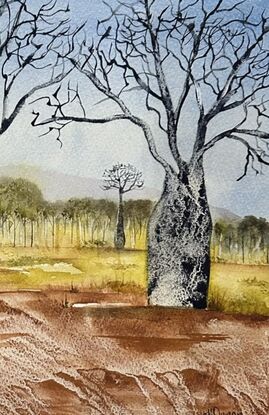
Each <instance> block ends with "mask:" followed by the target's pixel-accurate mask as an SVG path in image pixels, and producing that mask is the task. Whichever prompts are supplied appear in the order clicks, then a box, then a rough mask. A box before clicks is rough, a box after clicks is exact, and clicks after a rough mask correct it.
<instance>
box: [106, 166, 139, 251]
mask: <svg viewBox="0 0 269 415" xmlns="http://www.w3.org/2000/svg"><path fill="white" fill-rule="evenodd" d="M103 180H104V185H103V189H104V190H111V189H117V190H118V193H119V204H118V213H117V223H116V229H115V235H114V245H115V248H116V249H123V248H124V246H125V242H126V238H125V231H124V214H123V195H124V194H125V193H128V192H131V191H132V190H136V189H141V188H142V187H143V185H144V180H143V178H142V172H140V171H138V170H137V169H136V168H135V167H134V166H132V165H131V164H122V163H117V164H114V166H113V167H112V169H106V170H105V171H104V174H103Z"/></svg>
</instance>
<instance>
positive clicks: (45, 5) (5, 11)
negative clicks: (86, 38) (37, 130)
mask: <svg viewBox="0 0 269 415" xmlns="http://www.w3.org/2000/svg"><path fill="white" fill-rule="evenodd" d="M60 3H61V2H57V4H56V2H55V1H46V0H44V1H43V2H41V5H40V4H39V6H38V5H34V2H32V4H31V5H30V2H29V1H27V0H16V1H12V0H0V27H1V29H0V73H1V75H0V79H1V87H0V88H1V90H2V93H1V95H2V97H3V98H2V108H1V115H0V136H1V135H2V134H3V133H5V132H6V131H7V130H8V129H9V127H10V126H11V125H12V124H13V122H14V121H15V119H16V117H17V116H18V114H19V113H20V111H21V109H22V107H23V105H24V104H25V102H26V100H27V99H28V98H29V97H31V96H32V95H33V94H34V93H36V92H38V91H39V90H41V89H44V88H47V87H49V86H50V85H53V84H56V83H58V82H60V81H62V80H63V79H64V78H65V76H66V75H68V74H69V73H70V72H71V71H72V69H73V68H74V67H73V66H72V65H68V62H67V61H64V59H63V57H64V54H68V53H70V51H71V50H72V39H74V38H75V36H76V34H77V33H78V32H79V30H81V28H82V27H78V28H76V29H74V30H72V29H71V26H70V20H69V17H68V15H67V12H68V11H69V8H68V6H64V5H63V3H62V5H60ZM33 72H36V73H38V74H39V78H40V82H39V83H38V82H36V84H34V83H32V82H30V85H29V87H28V88H25V89H24V88H23V87H21V86H22V85H23V84H25V82H24V83H23V81H24V80H25V79H27V78H25V77H27V75H28V76H29V74H30V73H31V76H32V79H34V73H33ZM42 79H43V81H42ZM20 88H21V89H20ZM18 91H19V92H20V95H19V94H18ZM13 102H14V103H13Z"/></svg>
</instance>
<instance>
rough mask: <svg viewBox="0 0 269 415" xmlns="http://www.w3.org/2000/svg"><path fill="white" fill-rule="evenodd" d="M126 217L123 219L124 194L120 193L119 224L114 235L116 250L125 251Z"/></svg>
mask: <svg viewBox="0 0 269 415" xmlns="http://www.w3.org/2000/svg"><path fill="white" fill-rule="evenodd" d="M125 241H126V238H125V232H124V217H123V200H122V193H121V192H119V206H118V214H117V223H116V229H115V235H114V245H115V248H116V249H123V248H124V246H125Z"/></svg>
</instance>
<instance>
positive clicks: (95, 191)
mask: <svg viewBox="0 0 269 415" xmlns="http://www.w3.org/2000/svg"><path fill="white" fill-rule="evenodd" d="M1 176H2V177H3V176H6V177H14V178H18V177H22V178H24V179H27V180H31V181H32V182H34V183H36V184H37V185H38V186H39V188H40V189H41V191H42V193H43V195H44V197H45V199H47V200H50V201H55V200H67V199H70V198H72V197H78V198H82V197H93V198H95V199H101V198H107V199H113V200H115V199H116V198H117V192H116V191H113V190H112V191H103V190H102V187H101V186H102V180H99V179H96V178H91V177H80V176H73V175H69V174H64V173H60V172H58V171H51V170H44V169H42V168H40V167H37V166H27V165H17V166H16V165H8V166H3V167H0V177H1ZM160 194H161V190H159V189H155V188H151V187H146V186H145V187H144V188H143V189H141V190H137V191H133V192H131V193H129V194H128V195H126V196H128V197H129V198H130V199H151V200H158V198H159V197H160ZM210 210H211V214H212V219H213V221H214V222H215V221H217V220H219V219H224V220H227V221H229V222H237V221H238V220H240V219H241V218H240V216H238V215H236V214H234V213H233V212H231V211H230V210H228V209H224V208H219V207H216V206H211V207H210Z"/></svg>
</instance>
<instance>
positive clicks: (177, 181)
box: [33, 0, 269, 308]
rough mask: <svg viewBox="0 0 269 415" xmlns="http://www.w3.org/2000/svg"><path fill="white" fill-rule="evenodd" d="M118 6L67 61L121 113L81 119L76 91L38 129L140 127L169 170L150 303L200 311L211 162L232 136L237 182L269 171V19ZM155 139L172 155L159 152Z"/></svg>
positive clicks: (205, 7) (221, 9) (230, 8)
mask: <svg viewBox="0 0 269 415" xmlns="http://www.w3.org/2000/svg"><path fill="white" fill-rule="evenodd" d="M115 2H117V6H115V8H111V7H110V11H108V17H107V19H103V20H102V21H98V23H97V31H96V36H95V37H94V38H93V39H90V40H89V39H86V38H85V39H84V40H83V41H82V42H81V47H80V50H79V53H78V55H76V56H75V55H72V56H71V55H70V56H69V59H70V61H71V62H72V63H73V65H74V66H75V68H76V69H77V71H78V72H79V73H80V74H81V76H84V82H85V83H87V82H89V83H90V84H92V85H93V86H94V87H95V88H96V89H97V90H98V91H99V92H100V93H102V94H103V95H104V100H102V102H104V101H106V100H109V101H110V102H111V103H112V105H111V110H112V109H114V108H115V107H117V108H118V111H116V112H115V113H114V114H113V115H109V114H108V115H107V116H105V117H100V118H98V117H91V116H90V115H89V114H87V112H86V109H85V106H83V107H82V115H81V116H80V115H78V113H77V112H75V110H73V112H72V109H71V105H72V101H73V99H74V98H75V97H77V100H78V101H79V103H80V104H81V105H82V100H81V97H80V94H79V93H78V92H77V91H75V92H74V96H71V95H70V94H69V95H67V99H66V96H63V95H64V92H62V94H63V95H62V96H60V92H59V91H57V94H56V95H55V96H54V98H55V99H54V100H52V99H51V100H49V101H44V103H46V104H47V105H48V106H49V107H50V109H51V110H52V111H53V114H52V116H51V117H50V118H47V119H45V117H44V118H41V117H40V111H41V110H40V109H39V110H35V111H34V114H35V115H34V120H33V125H43V126H46V125H47V126H48V128H49V131H50V132H53V131H54V129H57V130H59V128H61V129H62V128H64V126H65V125H66V124H67V123H69V122H83V123H94V124H105V123H110V122H116V121H119V120H121V123H120V125H122V126H124V123H125V124H126V123H127V122H130V123H133V124H134V125H135V126H137V127H139V128H140V129H141V130H142V132H143V134H144V137H145V140H146V142H147V145H148V148H149V152H150V154H151V155H152V157H153V158H154V159H155V161H156V162H157V163H159V165H161V166H162V168H163V170H164V173H165V179H164V186H163V192H162V195H161V198H160V200H159V202H158V203H157V205H156V207H155V209H154V210H153V213H152V215H151V219H150V224H149V240H148V295H149V302H150V303H151V304H162V305H174V306H190V307H191V306H193V307H198V308H203V307H206V299H207V290H208V284H209V274H210V238H211V232H212V224H211V216H210V211H209V206H208V201H207V194H206V186H205V179H204V158H205V155H206V153H207V152H208V151H209V150H210V149H212V148H213V147H215V146H216V145H217V144H218V143H220V142H224V141H225V142H229V143H230V144H231V145H232V143H237V144H238V145H241V146H242V150H243V154H244V153H245V154H246V159H245V166H244V171H243V172H242V175H241V177H239V178H238V180H240V179H242V178H243V177H244V176H245V175H246V173H247V171H248V169H249V168H252V169H254V170H255V171H256V173H258V172H259V170H260V168H261V167H260V166H261V164H267V165H268V164H269V159H268V154H269V151H268V150H269V149H268V141H267V140H268V139H269V134H268V132H267V128H266V126H265V123H266V120H267V119H268V118H269V112H268V101H267V100H266V99H265V98H264V93H265V91H267V88H268V81H267V80H268V72H269V49H268V41H269V36H268V33H269V21H268V19H267V17H266V14H265V12H263V13H261V14H260V15H259V16H257V13H258V11H257V10H255V13H254V12H253V9H251V8H249V6H248V5H249V2H248V1H247V0H241V1H239V2H238V0H229V1H228V0H219V1H217V0H215V1H213V2H207V1H206V0H193V1H191V2H188V1H181V0H172V1H168V0H164V1H162V2H159V1H156V0H137V1H133V2H131V1H128V2H122V1H120V0H118V1H116V0H115ZM209 3H210V4H209ZM212 3H213V4H214V5H213V6H212ZM210 5H211V6H210ZM108 7H109V6H108ZM171 68H172V70H171ZM115 80H116V82H115ZM121 81H122V84H121V85H120V82H121ZM84 88H85V86H84ZM134 93H136V94H139V100H140V101H139V102H140V106H141V105H142V103H143V102H144V105H145V116H143V117H141V116H139V115H137V111H136V109H134V108H133V105H132V103H133V100H132V99H130V100H128V96H129V95H131V94H134ZM140 95H141V96H140ZM143 97H144V101H143ZM84 102H85V101H84ZM194 108H196V109H194ZM190 109H191V110H192V111H193V117H192V119H193V128H192V133H189V135H188V136H186V128H184V118H185V117H184V115H185V114H186V113H187V112H188V111H190ZM146 110H147V111H148V112H150V113H152V114H155V115H156V119H157V121H158V122H157V123H156V124H158V126H159V131H156V125H155V126H154V130H153V129H152V127H151V124H150V119H149V118H148V119H147V115H146V114H147V112H146ZM153 131H154V133H153ZM57 132H58V131H57ZM159 137H162V138H163V140H164V141H165V143H166V144H167V147H168V149H167V151H164V150H161V146H160V148H158V146H157V138H158V139H159ZM186 140H188V142H189V148H191V149H192V150H191V156H190V157H189V158H188V159H186V157H183V153H182V150H181V149H182V144H184V145H185V142H186ZM162 148H164V145H162Z"/></svg>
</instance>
